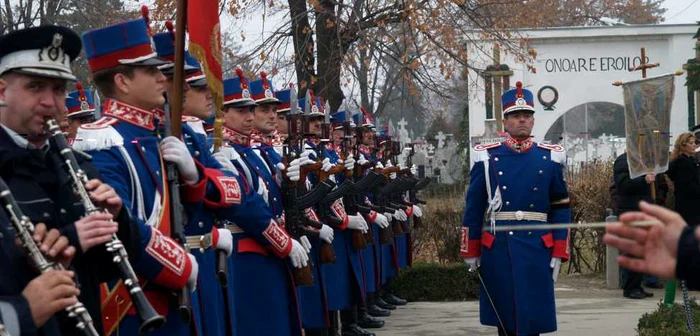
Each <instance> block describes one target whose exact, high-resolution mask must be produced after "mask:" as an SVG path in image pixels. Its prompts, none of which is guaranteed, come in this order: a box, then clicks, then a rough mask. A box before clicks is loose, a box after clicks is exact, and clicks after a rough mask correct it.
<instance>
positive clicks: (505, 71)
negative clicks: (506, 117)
mask: <svg viewBox="0 0 700 336" xmlns="http://www.w3.org/2000/svg"><path fill="white" fill-rule="evenodd" d="M512 75H513V71H511V70H510V68H509V67H508V65H506V64H501V49H500V47H499V46H498V44H494V46H493V65H489V66H488V67H486V71H484V72H483V74H482V76H483V77H484V81H485V86H486V90H485V94H486V119H487V120H488V119H493V116H494V115H495V116H496V118H495V119H496V127H497V129H498V131H499V132H502V131H503V123H502V119H503V114H502V113H503V106H502V105H501V95H502V94H503V90H504V89H505V90H508V89H509V88H510V76H512Z"/></svg>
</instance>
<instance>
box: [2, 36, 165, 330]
mask: <svg viewBox="0 0 700 336" xmlns="http://www.w3.org/2000/svg"><path fill="white" fill-rule="evenodd" d="M0 48H1V51H0V100H2V101H3V102H4V103H5V104H4V107H2V108H0V122H1V123H2V127H1V129H0V175H1V176H2V177H3V179H4V180H5V181H6V182H7V183H6V184H7V185H8V186H9V187H8V188H7V190H5V191H6V192H5V194H4V198H3V200H4V201H6V203H7V204H4V206H3V208H4V209H5V210H7V212H8V213H7V216H6V217H5V218H8V220H9V219H14V220H13V221H12V223H14V224H17V223H18V222H19V223H21V224H22V225H21V226H20V225H15V232H14V234H16V235H20V234H21V233H22V232H23V231H21V230H18V229H19V228H20V227H22V228H27V230H25V231H31V230H35V233H36V232H40V231H42V230H43V231H46V230H45V229H42V227H44V224H39V223H45V225H46V226H45V227H47V228H49V229H55V231H53V230H52V231H51V232H55V234H53V235H51V234H50V235H51V237H53V239H56V237H57V236H56V235H57V234H60V235H62V236H63V238H60V239H59V240H58V241H57V242H62V243H63V244H69V245H71V246H73V247H74V248H75V251H74V252H75V258H74V259H73V262H72V264H71V265H70V268H71V270H70V271H63V269H65V266H67V265H62V264H60V263H59V264H55V263H54V262H53V259H54V258H55V257H56V255H57V253H58V252H60V251H61V250H62V249H64V248H65V246H64V247H62V248H59V247H60V246H56V248H55V249H54V250H49V249H47V248H46V247H45V246H44V247H42V248H41V252H42V253H37V252H35V253H33V254H32V260H33V261H34V265H32V268H33V269H34V270H41V272H42V275H41V276H40V277H39V278H43V277H45V276H46V275H47V274H49V273H52V272H58V273H55V274H54V276H55V277H56V279H55V280H58V279H60V278H64V277H63V276H64V275H66V274H68V273H70V274H73V275H74V276H75V279H76V281H77V286H78V287H79V289H80V290H79V292H80V295H79V296H78V297H77V300H75V298H73V299H71V300H73V301H74V302H72V303H71V304H70V305H69V306H70V307H67V308H66V307H64V308H66V310H67V311H71V312H72V314H70V315H74V316H69V315H68V314H63V313H61V314H59V315H58V316H57V317H56V318H51V319H49V317H50V315H52V314H53V312H55V311H57V310H53V312H52V313H48V314H47V311H46V309H54V308H55V305H53V306H52V305H49V304H41V303H39V304H37V302H33V299H30V298H28V297H27V295H28V294H30V295H35V294H38V293H40V292H39V291H43V290H46V288H36V287H35V288H34V291H33V292H26V293H25V297H27V299H26V301H28V307H27V302H26V301H25V302H22V300H19V301H15V302H16V303H18V304H19V308H20V314H19V316H21V317H22V319H23V322H22V323H21V329H22V333H23V334H24V333H26V334H28V335H31V334H34V333H37V332H39V333H43V334H48V335H81V334H82V335H97V334H102V330H103V328H102V323H101V319H100V315H101V307H100V302H99V299H98V297H99V293H100V287H99V284H100V283H101V282H103V281H108V280H116V279H119V278H120V277H121V275H122V274H121V268H122V266H123V264H120V263H116V262H113V261H114V260H115V258H114V253H115V252H116V251H117V250H118V251H119V252H121V253H122V255H123V256H126V255H128V256H129V257H125V259H128V258H132V259H138V258H140V255H141V249H140V246H139V243H138V239H139V233H140V229H139V228H138V226H137V225H136V222H134V221H133V220H132V219H131V217H130V215H129V212H128V211H127V210H126V209H125V208H124V207H123V206H122V200H121V198H120V197H119V196H118V195H117V193H116V192H115V190H114V189H113V188H112V187H111V186H110V185H107V184H105V183H102V182H101V181H100V179H99V178H100V176H99V174H98V173H97V171H96V169H95V167H94V166H92V165H91V164H90V163H89V162H87V156H86V155H84V154H77V153H75V152H73V151H72V150H70V149H69V148H67V146H63V147H62V146H61V144H59V143H57V142H56V141H55V139H50V138H51V137H52V135H53V134H52V133H51V132H50V131H49V130H48V128H49V127H48V126H49V125H53V127H54V128H55V129H56V130H57V132H59V133H60V134H61V135H62V136H63V133H62V132H61V131H60V129H59V126H58V124H57V121H56V118H58V117H59V116H60V114H61V113H62V112H63V111H64V110H65V96H66V83H67V82H68V81H75V80H76V79H75V76H74V75H73V74H72V72H71V69H70V62H71V61H72V60H73V59H74V58H75V57H77V55H78V54H79V53H80V50H81V42H80V37H79V36H78V35H77V34H76V33H75V32H74V31H72V30H70V29H68V28H65V27H59V26H42V27H36V28H30V29H23V30H18V31H15V32H13V33H10V34H7V35H5V36H3V37H2V38H0ZM63 139H64V140H65V138H63ZM49 140H51V141H49ZM64 145H65V141H64ZM65 155H75V156H76V157H77V159H75V160H74V162H73V163H74V168H75V167H78V168H79V169H80V170H81V171H82V172H83V173H84V175H83V176H84V179H83V181H82V183H83V185H82V186H83V187H84V191H85V192H84V193H83V194H82V195H76V193H75V192H74V184H73V181H72V180H71V176H70V175H69V174H68V173H67V171H66V169H65V168H66V165H67V163H66V160H65V159H64V156H65ZM10 195H11V196H12V198H11V199H10ZM10 201H12V202H10ZM86 202H89V203H91V204H93V205H95V206H96V207H100V209H103V211H99V212H90V211H89V210H90V209H88V208H87V207H86V206H85V204H86ZM10 205H12V206H10ZM10 210H11V211H10ZM3 222H4V223H7V220H5V221H3ZM35 224H36V227H34V225H35ZM25 233H26V232H25ZM115 233H116V234H117V235H115ZM12 236H13V234H11V233H9V232H6V234H3V237H4V238H3V247H5V246H7V248H6V249H5V251H6V252H8V251H12V248H11V246H12V245H13V242H12ZM30 236H31V233H30ZM30 236H25V237H30ZM8 238H9V240H7V239H8ZM20 238H22V236H21V235H20ZM35 238H36V237H35ZM22 240H23V243H24V244H23V245H24V247H25V249H26V250H27V251H31V250H32V248H33V246H32V245H33V244H30V239H22ZM71 254H72V253H71ZM13 255H14V254H13ZM13 259H14V256H12V255H11V258H10V260H13ZM7 269H11V270H13V271H15V272H18V274H14V275H13V274H12V273H10V274H8V275H11V276H10V277H7V278H4V279H6V280H3V282H2V286H0V287H2V291H3V292H4V293H2V294H1V295H3V296H4V295H12V294H17V292H18V291H19V290H21V288H22V287H24V286H25V283H26V282H27V281H29V279H31V278H32V277H34V276H35V275H36V273H35V272H36V271H26V272H25V271H23V269H24V267H21V266H18V267H10V268H7ZM44 272H46V273H44ZM59 273H60V274H59ZM61 274H62V275H61ZM71 277H72V276H71ZM9 279H14V280H12V281H10V280H9ZM8 281H9V282H8ZM6 282H7V283H6ZM59 282H60V283H62V284H63V285H69V286H73V280H70V277H69V278H68V280H60V281H59ZM30 284H31V283H30ZM44 284H45V285H49V286H55V285H56V284H57V283H53V284H52V283H51V282H49V283H46V282H45V283H44ZM76 294H77V292H76V293H71V294H70V295H67V296H65V297H66V298H70V297H71V296H74V295H76ZM16 308H17V306H16ZM27 309H29V311H28V310H27ZM37 309H39V310H44V311H43V312H38V311H35V310H37ZM61 310H63V309H61ZM32 317H33V319H34V320H33V321H31V318H32ZM150 317H153V318H157V316H150ZM150 317H149V318H150ZM27 318H29V319H28V320H27ZM27 321H29V322H32V323H33V325H31V323H29V324H25V322H27ZM45 323H46V324H45ZM42 325H43V327H42V328H40V329H38V328H39V327H40V326H42Z"/></svg>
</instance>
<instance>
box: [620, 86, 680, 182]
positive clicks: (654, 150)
mask: <svg viewBox="0 0 700 336" xmlns="http://www.w3.org/2000/svg"><path fill="white" fill-rule="evenodd" d="M674 76H675V75H674V74H668V75H662V76H658V77H651V78H645V79H640V80H635V81H631V82H627V83H623V84H622V90H623V98H624V102H625V135H626V147H627V163H628V164H629V171H630V178H636V177H639V176H643V175H646V174H647V173H657V174H658V173H663V172H665V171H666V170H668V160H669V148H670V136H669V134H670V132H669V131H670V122H671V106H672V104H673V97H674V91H675V86H674Z"/></svg>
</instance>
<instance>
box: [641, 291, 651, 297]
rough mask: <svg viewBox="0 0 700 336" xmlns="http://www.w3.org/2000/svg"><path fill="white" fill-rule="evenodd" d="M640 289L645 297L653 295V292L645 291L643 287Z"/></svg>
mask: <svg viewBox="0 0 700 336" xmlns="http://www.w3.org/2000/svg"><path fill="white" fill-rule="evenodd" d="M641 291H642V293H644V295H645V296H646V297H652V296H654V293H650V292H647V291H645V290H644V289H642V290H641Z"/></svg>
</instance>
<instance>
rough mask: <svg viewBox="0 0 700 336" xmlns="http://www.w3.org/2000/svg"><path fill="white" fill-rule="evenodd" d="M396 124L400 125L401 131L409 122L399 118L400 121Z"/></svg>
mask: <svg viewBox="0 0 700 336" xmlns="http://www.w3.org/2000/svg"><path fill="white" fill-rule="evenodd" d="M396 124H397V125H399V131H401V130H405V129H406V125H408V122H406V119H404V118H401V120H399V122H398V123H396Z"/></svg>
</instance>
